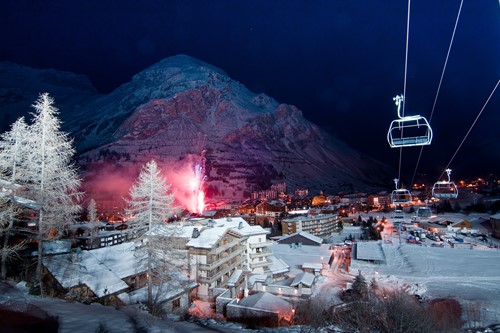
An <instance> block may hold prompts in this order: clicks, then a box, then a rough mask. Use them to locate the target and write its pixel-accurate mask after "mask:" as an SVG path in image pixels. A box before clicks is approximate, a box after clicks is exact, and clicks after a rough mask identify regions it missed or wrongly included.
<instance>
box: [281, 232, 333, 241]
mask: <svg viewBox="0 0 500 333" xmlns="http://www.w3.org/2000/svg"><path fill="white" fill-rule="evenodd" d="M297 235H299V236H302V237H304V238H307V239H310V240H311V241H313V242H315V243H318V244H321V243H323V239H322V238H320V237H316V236H314V235H312V234H310V233H308V232H305V231H300V232H296V233H294V234H291V235H286V236H283V237H281V238H280V239H279V240H278V242H281V241H284V240H286V239H288V238H291V237H294V236H297Z"/></svg>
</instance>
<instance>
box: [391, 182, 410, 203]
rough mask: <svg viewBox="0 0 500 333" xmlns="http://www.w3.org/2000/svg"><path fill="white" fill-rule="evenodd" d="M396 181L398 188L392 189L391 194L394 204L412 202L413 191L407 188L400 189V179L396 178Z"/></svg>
mask: <svg viewBox="0 0 500 333" xmlns="http://www.w3.org/2000/svg"><path fill="white" fill-rule="evenodd" d="M394 182H395V183H396V189H395V190H394V191H392V194H391V202H392V203H393V204H394V205H402V204H408V203H411V193H410V191H408V190H407V189H404V188H402V189H400V188H398V182H399V179H397V178H396V179H394Z"/></svg>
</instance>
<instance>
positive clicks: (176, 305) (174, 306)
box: [172, 297, 181, 310]
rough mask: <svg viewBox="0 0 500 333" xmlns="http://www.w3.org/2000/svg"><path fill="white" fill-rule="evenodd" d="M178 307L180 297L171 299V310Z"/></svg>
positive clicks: (179, 305)
mask: <svg viewBox="0 0 500 333" xmlns="http://www.w3.org/2000/svg"><path fill="white" fill-rule="evenodd" d="M180 307H181V298H180V297H178V298H176V299H174V300H172V310H175V309H178V308H180Z"/></svg>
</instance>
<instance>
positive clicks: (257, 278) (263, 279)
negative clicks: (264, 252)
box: [248, 274, 269, 287]
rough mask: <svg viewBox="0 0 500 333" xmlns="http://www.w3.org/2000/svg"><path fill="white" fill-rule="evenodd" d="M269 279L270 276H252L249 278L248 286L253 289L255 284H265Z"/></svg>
mask: <svg viewBox="0 0 500 333" xmlns="http://www.w3.org/2000/svg"><path fill="white" fill-rule="evenodd" d="M267 279H269V276H268V275H266V274H251V275H249V276H248V285H249V286H250V287H253V286H254V285H255V282H261V283H265V282H266V281H267Z"/></svg>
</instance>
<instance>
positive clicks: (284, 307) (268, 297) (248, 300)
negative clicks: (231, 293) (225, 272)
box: [238, 292, 293, 314]
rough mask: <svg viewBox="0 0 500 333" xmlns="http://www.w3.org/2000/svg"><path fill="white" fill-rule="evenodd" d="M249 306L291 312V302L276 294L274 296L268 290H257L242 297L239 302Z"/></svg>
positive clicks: (241, 304) (282, 312)
mask: <svg viewBox="0 0 500 333" xmlns="http://www.w3.org/2000/svg"><path fill="white" fill-rule="evenodd" d="M238 305H240V306H245V307H249V308H255V309H261V310H266V311H271V312H278V313H281V314H284V313H287V312H292V308H293V306H292V304H290V303H288V302H287V301H285V300H284V299H282V298H281V297H278V296H274V295H273V294H271V293H268V292H258V293H256V294H253V295H250V296H248V297H245V298H243V299H242V300H241V301H240V302H239V304H238Z"/></svg>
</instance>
